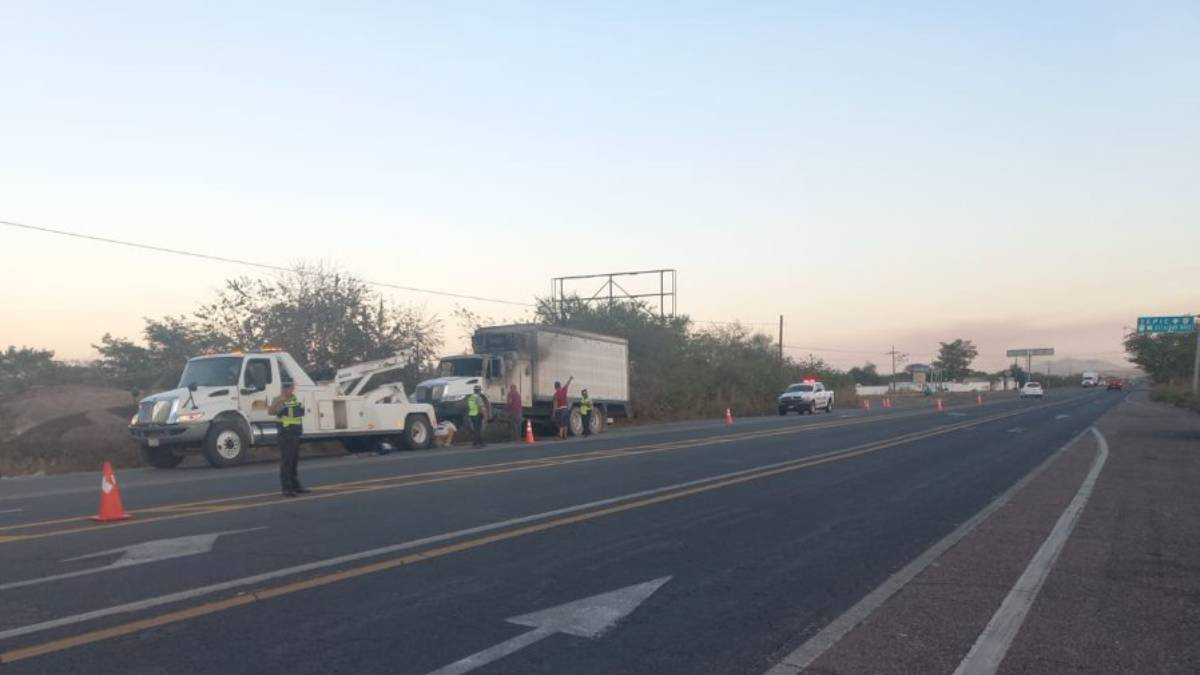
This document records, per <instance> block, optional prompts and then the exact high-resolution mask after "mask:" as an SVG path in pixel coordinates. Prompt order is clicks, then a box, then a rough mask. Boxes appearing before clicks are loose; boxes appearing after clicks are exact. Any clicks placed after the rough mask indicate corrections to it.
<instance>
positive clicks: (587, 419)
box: [579, 389, 592, 436]
mask: <svg viewBox="0 0 1200 675" xmlns="http://www.w3.org/2000/svg"><path fill="white" fill-rule="evenodd" d="M579 395H580V399H579V417H580V418H581V419H583V435H584V436H591V435H592V425H591V420H592V398H591V397H590V396H588V390H587V389H584V390H583V391H581V392H579Z"/></svg>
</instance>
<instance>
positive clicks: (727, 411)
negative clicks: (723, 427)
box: [725, 408, 733, 424]
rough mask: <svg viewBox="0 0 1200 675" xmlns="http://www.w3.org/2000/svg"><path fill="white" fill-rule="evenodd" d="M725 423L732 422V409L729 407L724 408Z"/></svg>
mask: <svg viewBox="0 0 1200 675" xmlns="http://www.w3.org/2000/svg"><path fill="white" fill-rule="evenodd" d="M725 424H733V411H732V410H730V409H729V408H726V409H725Z"/></svg>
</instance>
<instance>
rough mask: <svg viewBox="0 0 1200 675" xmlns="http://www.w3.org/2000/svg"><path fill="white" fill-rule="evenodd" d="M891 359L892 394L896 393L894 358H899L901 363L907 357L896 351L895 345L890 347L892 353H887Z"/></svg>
mask: <svg viewBox="0 0 1200 675" xmlns="http://www.w3.org/2000/svg"><path fill="white" fill-rule="evenodd" d="M887 354H888V355H890V356H891V357H892V393H893V394H894V393H896V357H897V356H899V357H900V362H901V363H903V362H904V360H905V359H906V358H907V357H908V354H904V353H902V352H898V351H896V345H892V351H890V352H887Z"/></svg>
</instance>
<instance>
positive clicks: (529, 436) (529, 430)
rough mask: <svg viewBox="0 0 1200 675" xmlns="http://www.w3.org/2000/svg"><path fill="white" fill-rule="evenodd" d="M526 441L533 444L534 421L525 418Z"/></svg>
mask: <svg viewBox="0 0 1200 675" xmlns="http://www.w3.org/2000/svg"><path fill="white" fill-rule="evenodd" d="M525 442H526V443H528V444H530V445H533V422H530V421H529V420H525Z"/></svg>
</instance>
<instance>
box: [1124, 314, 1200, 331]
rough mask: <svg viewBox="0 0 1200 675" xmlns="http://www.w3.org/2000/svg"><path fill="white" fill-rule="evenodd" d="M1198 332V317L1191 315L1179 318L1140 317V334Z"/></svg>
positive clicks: (1183, 315)
mask: <svg viewBox="0 0 1200 675" xmlns="http://www.w3.org/2000/svg"><path fill="white" fill-rule="evenodd" d="M1194 330H1196V317H1194V316H1192V315H1191V314H1181V315H1179V316H1139V317H1138V320H1137V332H1138V333H1191V332H1192V331H1194Z"/></svg>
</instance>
